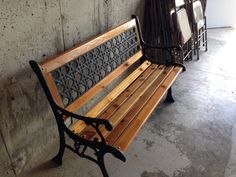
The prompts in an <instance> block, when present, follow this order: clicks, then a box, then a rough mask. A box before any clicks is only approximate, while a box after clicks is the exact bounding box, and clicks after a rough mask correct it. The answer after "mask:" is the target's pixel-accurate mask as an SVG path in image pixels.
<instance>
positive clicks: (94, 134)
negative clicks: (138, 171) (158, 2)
mask: <svg viewBox="0 0 236 177" xmlns="http://www.w3.org/2000/svg"><path fill="white" fill-rule="evenodd" d="M132 17H133V19H132V20H131V21H129V22H127V23H124V24H122V25H120V26H118V27H116V28H115V29H112V30H110V31H108V32H106V33H104V34H102V35H99V36H98V37H96V38H94V39H92V40H90V41H88V42H85V43H84V44H81V45H79V46H77V47H74V48H73V49H70V50H68V51H66V52H64V53H63V54H60V55H58V56H55V57H52V58H50V59H47V60H45V61H43V62H41V63H40V64H38V63H37V62H35V61H30V65H31V67H32V69H33V70H34V72H35V73H36V74H37V76H38V79H39V81H40V83H41V85H42V87H43V89H44V92H45V94H46V96H47V98H48V101H49V103H50V105H51V108H52V110H53V113H54V115H55V118H56V122H57V125H58V130H59V136H60V148H59V152H58V154H57V155H56V156H55V157H54V158H53V161H54V162H55V163H57V164H58V165H61V164H62V157H63V154H64V150H65V148H68V149H70V150H71V151H73V152H75V153H76V154H78V155H79V156H80V157H82V158H87V159H89V160H91V161H93V162H95V163H96V164H97V165H98V166H99V167H100V169H101V171H102V173H103V176H104V177H108V173H107V171H106V168H105V165H104V155H105V154H106V153H111V154H113V155H114V156H115V157H116V158H118V159H120V160H122V161H124V162H125V161H126V158H125V156H124V152H125V151H126V150H127V148H128V146H129V144H130V143H131V142H132V141H133V140H134V138H135V136H136V135H137V133H138V132H139V131H140V129H141V127H142V126H143V125H144V123H145V122H146V121H147V119H148V117H149V116H150V115H151V113H152V111H153V110H154V109H155V107H156V106H157V105H158V104H159V103H160V101H161V100H162V98H163V97H164V96H165V94H166V93H167V98H166V101H168V102H173V101H174V100H173V98H172V95H171V85H172V84H173V82H174V81H175V79H176V78H177V76H178V75H179V74H180V73H181V72H182V71H183V70H185V68H184V66H182V65H181V64H178V63H174V62H168V63H165V64H163V63H162V64H158V63H155V62H150V61H149V60H148V59H147V58H146V57H145V49H147V48H150V47H151V48H157V49H159V50H160V49H163V50H168V51H169V52H170V55H171V54H172V53H173V52H172V50H178V48H179V47H178V46H171V47H155V46H150V45H148V44H146V43H145V42H144V41H143V39H142V35H141V30H140V25H139V21H138V18H137V17H136V16H132ZM131 66H132V68H134V69H133V70H132V72H131V73H130V74H129V75H128V76H126V77H125V78H124V79H123V80H122V81H121V82H120V83H118V84H117V85H116V86H115V87H114V89H113V90H112V91H110V92H109V93H107V94H106V95H105V97H103V98H102V99H101V100H100V101H99V102H98V103H97V104H96V105H95V106H94V107H92V108H91V109H90V110H89V111H88V112H87V113H86V114H85V115H78V114H76V111H77V110H78V109H79V108H81V107H82V106H84V105H85V104H86V103H88V102H90V101H91V100H92V99H93V98H94V97H95V96H97V95H98V94H100V93H101V92H102V91H104V89H106V88H107V86H109V85H110V84H113V82H114V80H116V78H118V77H119V76H121V75H122V74H124V73H127V70H128V69H129V70H130V68H131ZM69 118H73V119H76V120H78V121H76V122H74V123H72V124H71V125H69V126H68V125H66V124H65V121H67V120H68V119H69ZM65 134H67V135H68V136H69V138H70V139H72V141H73V142H74V145H73V146H71V145H69V144H68V143H66V142H65ZM88 148H90V149H92V150H93V151H94V156H92V155H89V154H88V153H86V152H87V149H88Z"/></svg>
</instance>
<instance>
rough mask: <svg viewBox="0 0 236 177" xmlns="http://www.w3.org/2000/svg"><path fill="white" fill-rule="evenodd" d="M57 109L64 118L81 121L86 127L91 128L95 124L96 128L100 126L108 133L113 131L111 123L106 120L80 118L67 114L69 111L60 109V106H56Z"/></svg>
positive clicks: (73, 114) (79, 116)
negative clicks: (89, 126)
mask: <svg viewBox="0 0 236 177" xmlns="http://www.w3.org/2000/svg"><path fill="white" fill-rule="evenodd" d="M58 109H59V110H60V111H61V113H62V114H63V115H64V116H69V117H72V118H75V119H77V120H81V121H83V122H84V123H85V124H86V125H92V126H93V125H94V124H95V126H97V127H99V126H100V125H104V126H105V128H106V130H108V131H112V129H113V127H112V125H111V123H110V122H109V121H108V120H104V119H99V118H90V117H85V116H81V115H78V114H75V113H72V112H69V111H67V110H65V109H63V108H61V107H60V106H58Z"/></svg>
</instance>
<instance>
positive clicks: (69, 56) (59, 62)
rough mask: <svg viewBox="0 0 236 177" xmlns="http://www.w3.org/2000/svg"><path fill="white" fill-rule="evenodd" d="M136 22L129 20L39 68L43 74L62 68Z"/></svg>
mask: <svg viewBox="0 0 236 177" xmlns="http://www.w3.org/2000/svg"><path fill="white" fill-rule="evenodd" d="M135 26H136V22H135V20H134V19H133V20H131V21H129V22H126V23H124V24H122V25H120V26H118V27H116V28H114V29H112V30H110V31H108V32H106V33H103V34H101V35H99V36H97V37H95V38H94V39H92V40H89V41H88V42H84V43H82V44H80V45H78V46H76V47H74V48H72V49H70V50H67V51H66V52H64V53H63V54H61V55H58V56H56V57H53V58H49V59H47V60H45V61H43V62H42V63H41V67H42V69H43V70H44V72H45V73H48V72H51V71H53V70H55V69H57V68H59V67H60V66H63V65H64V64H66V63H68V62H70V61H72V60H74V59H75V58H77V57H78V56H80V55H83V54H85V53H87V52H88V51H90V50H91V49H93V48H96V47H97V46H99V45H101V44H102V43H104V42H106V41H108V40H110V39H112V38H113V37H115V36H117V35H119V34H121V33H123V32H125V31H126V30H128V29H130V28H132V27H135Z"/></svg>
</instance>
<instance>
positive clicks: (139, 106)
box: [106, 66, 174, 145]
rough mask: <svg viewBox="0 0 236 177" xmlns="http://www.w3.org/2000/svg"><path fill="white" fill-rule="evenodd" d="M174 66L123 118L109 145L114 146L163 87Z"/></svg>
mask: <svg viewBox="0 0 236 177" xmlns="http://www.w3.org/2000/svg"><path fill="white" fill-rule="evenodd" d="M173 68H174V66H172V67H167V68H166V69H165V72H163V73H162V74H161V75H160V76H159V77H158V79H157V80H156V81H155V82H154V83H153V84H152V86H151V87H150V88H149V89H148V90H147V91H146V92H145V94H144V95H143V96H142V98H141V99H139V100H138V101H137V103H136V104H135V105H134V106H133V107H132V109H130V111H129V112H128V114H127V115H126V116H125V117H124V118H123V120H122V122H121V123H120V124H119V125H117V126H116V127H115V129H114V130H113V131H112V133H111V134H109V136H108V137H107V138H106V140H107V143H108V144H111V145H112V144H113V143H114V142H116V140H117V139H118V138H119V136H120V135H121V134H122V133H123V131H125V129H126V127H127V126H128V125H129V124H130V123H131V122H132V120H133V119H134V118H135V117H136V115H137V114H138V113H139V112H140V111H141V110H142V108H143V107H144V106H145V105H146V103H147V102H148V100H149V99H150V98H151V97H152V95H153V94H154V93H155V91H156V90H157V89H158V88H159V87H160V86H161V84H162V83H163V82H164V80H165V79H166V78H167V77H168V76H169V74H170V73H171V72H172V70H173Z"/></svg>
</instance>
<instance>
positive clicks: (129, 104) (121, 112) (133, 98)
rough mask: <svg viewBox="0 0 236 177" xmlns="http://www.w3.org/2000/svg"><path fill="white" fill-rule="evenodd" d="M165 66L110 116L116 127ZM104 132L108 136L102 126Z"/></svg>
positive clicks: (159, 68) (153, 74)
mask: <svg viewBox="0 0 236 177" xmlns="http://www.w3.org/2000/svg"><path fill="white" fill-rule="evenodd" d="M164 68H165V67H164V66H163V65H160V66H159V67H158V68H157V70H156V71H154V72H153V73H152V75H151V76H150V77H149V78H148V79H147V80H146V81H145V82H144V84H142V86H141V87H139V89H138V90H137V91H136V92H135V93H134V94H133V95H131V96H130V97H129V99H128V100H127V101H126V102H125V103H124V104H123V105H122V107H120V108H119V109H118V110H117V111H116V112H115V114H114V115H112V116H111V117H110V118H109V121H110V122H111V123H112V125H113V127H116V126H117V124H118V123H120V121H121V120H122V118H123V117H124V116H125V115H126V114H127V113H128V111H129V110H130V109H131V108H132V106H133V105H134V104H135V103H136V101H137V100H138V99H140V98H141V97H142V95H143V94H144V93H145V91H147V90H148V88H149V87H150V86H151V85H152V84H153V82H154V81H155V80H156V78H157V77H158V76H159V75H160V74H161V73H162V72H163V71H164ZM100 130H101V132H102V134H103V135H104V136H107V134H108V132H107V131H106V129H105V127H103V126H101V128H100Z"/></svg>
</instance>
